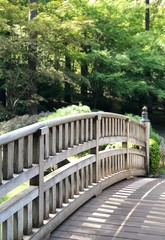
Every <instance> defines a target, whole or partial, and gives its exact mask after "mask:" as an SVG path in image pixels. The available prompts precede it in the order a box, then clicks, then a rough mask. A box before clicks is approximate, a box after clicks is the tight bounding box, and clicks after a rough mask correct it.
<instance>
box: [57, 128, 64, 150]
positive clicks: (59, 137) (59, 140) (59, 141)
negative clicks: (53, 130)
mask: <svg viewBox="0 0 165 240" xmlns="http://www.w3.org/2000/svg"><path fill="white" fill-rule="evenodd" d="M62 130H63V129H62V125H59V126H58V127H57V139H56V141H57V152H61V151H62V143H63V137H62V136H63V131H62Z"/></svg>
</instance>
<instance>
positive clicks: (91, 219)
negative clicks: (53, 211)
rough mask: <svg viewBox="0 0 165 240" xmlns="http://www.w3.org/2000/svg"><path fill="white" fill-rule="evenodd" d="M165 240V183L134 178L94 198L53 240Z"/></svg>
mask: <svg viewBox="0 0 165 240" xmlns="http://www.w3.org/2000/svg"><path fill="white" fill-rule="evenodd" d="M68 239H72V240H110V239H119V240H123V239H145V240H159V239H160V240H164V239H165V179H161V178H133V179H129V180H125V181H122V182H120V183H117V184H115V185H113V186H111V187H109V188H107V189H105V190H104V191H103V192H102V194H100V195H99V196H98V197H96V198H92V199H91V200H89V201H88V202H87V203H86V204H84V205H83V206H82V207H80V208H79V209H78V210H77V211H76V212H75V213H74V214H72V215H71V216H70V217H69V218H68V219H67V220H65V222H63V224H61V225H60V226H59V227H58V228H57V229H56V230H54V232H52V234H51V237H50V239H49V240H68Z"/></svg>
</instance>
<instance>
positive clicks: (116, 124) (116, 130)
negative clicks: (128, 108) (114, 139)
mask: <svg viewBox="0 0 165 240" xmlns="http://www.w3.org/2000/svg"><path fill="white" fill-rule="evenodd" d="M117 135H118V119H117V118H115V136H117Z"/></svg>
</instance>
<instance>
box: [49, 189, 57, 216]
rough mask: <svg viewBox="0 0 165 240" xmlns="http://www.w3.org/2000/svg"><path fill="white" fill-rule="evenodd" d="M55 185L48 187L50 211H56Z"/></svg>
mask: <svg viewBox="0 0 165 240" xmlns="http://www.w3.org/2000/svg"><path fill="white" fill-rule="evenodd" d="M56 191H57V190H56V185H54V186H53V187H51V188H50V196H49V198H50V213H55V212H56V203H57V195H56Z"/></svg>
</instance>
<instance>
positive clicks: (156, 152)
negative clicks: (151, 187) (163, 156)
mask: <svg viewBox="0 0 165 240" xmlns="http://www.w3.org/2000/svg"><path fill="white" fill-rule="evenodd" d="M159 163H160V146H159V144H158V143H157V142H156V141H155V140H154V139H150V168H149V169H150V170H149V172H150V174H151V175H154V176H155V175H157V174H158V171H159Z"/></svg>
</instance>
